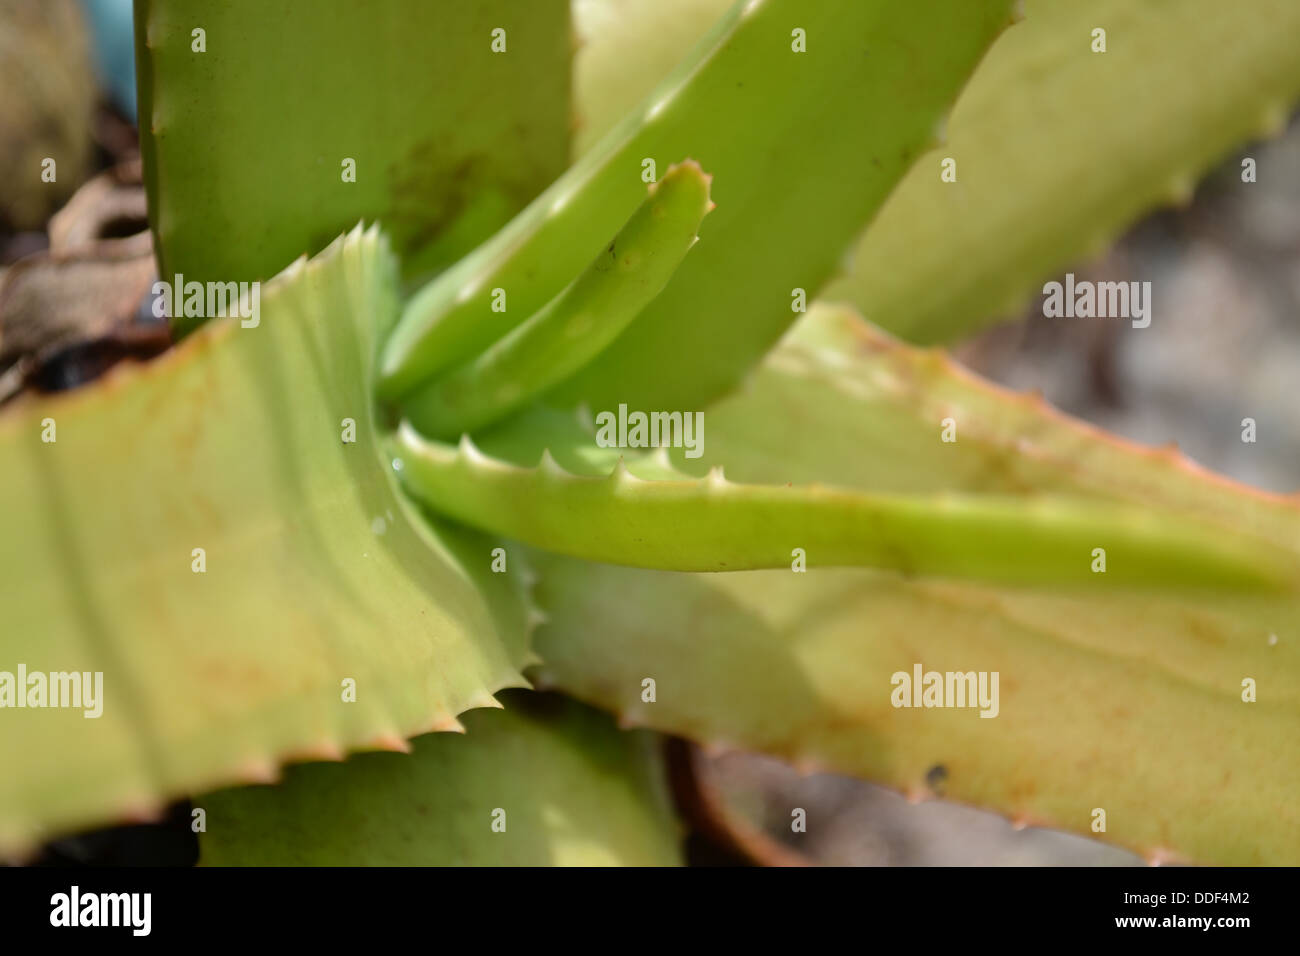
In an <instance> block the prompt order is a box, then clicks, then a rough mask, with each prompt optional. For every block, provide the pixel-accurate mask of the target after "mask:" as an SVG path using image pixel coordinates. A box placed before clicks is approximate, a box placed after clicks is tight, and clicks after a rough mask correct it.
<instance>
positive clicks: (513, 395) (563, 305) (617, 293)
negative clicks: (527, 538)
mask: <svg viewBox="0 0 1300 956" xmlns="http://www.w3.org/2000/svg"><path fill="white" fill-rule="evenodd" d="M648 192H649V195H648V196H647V197H646V200H645V202H643V203H642V204H641V205H640V206H638V207H637V211H636V212H635V213H633V214H632V218H631V219H629V220H628V221H627V223H626V224H625V225H624V226H623V228H622V229H621V230H620V231H619V233H618V235H617V236H615V237H614V239H613V240H612V241H611V242H610V243H609V246H608V247H607V248H605V249H602V250H601V252H600V255H598V256H597V257H596V259H595V261H594V262H592V264H591V265H589V266H588V267H587V269H586V271H585V272H583V274H582V275H580V276H579V277H578V278H576V279H574V280H573V282H572V283H570V284H569V285H568V286H566V287H565V289H564V290H563V291H562V292H561V293H560V294H559V295H557V296H556V297H555V298H554V299H552V300H551V301H550V302H548V303H547V304H546V305H545V307H543V308H542V309H541V310H540V311H539V312H537V313H535V314H534V315H533V316H531V317H530V318H529V319H528V320H527V321H525V322H524V323H523V324H522V325H519V326H516V327H515V328H514V330H513V331H511V332H510V333H509V334H507V335H506V336H505V337H504V338H503V339H501V340H500V341H498V342H496V343H495V344H494V345H492V346H491V347H490V348H488V349H487V350H486V351H485V352H483V354H481V355H479V356H478V358H476V359H474V360H473V361H471V362H468V363H467V364H465V365H462V366H460V367H459V368H456V369H453V370H451V371H449V372H446V373H445V374H441V375H438V374H435V373H436V372H438V371H440V369H439V367H438V365H437V364H432V365H426V366H425V368H424V371H423V375H424V376H426V380H430V379H432V381H430V384H427V385H426V386H425V387H424V388H422V389H420V390H419V391H417V392H415V393H413V394H412V396H411V397H410V398H409V399H407V400H406V401H405V402H404V403H403V412H404V414H405V415H406V416H407V417H408V418H409V419H410V420H411V421H412V422H413V423H414V424H415V425H416V427H418V428H419V429H420V431H422V432H423V433H424V434H427V435H430V436H432V437H434V438H444V439H445V438H456V437H458V436H460V435H461V434H464V433H467V432H470V431H473V430H476V429H478V428H480V427H481V426H483V425H487V424H490V423H491V422H494V421H497V420H499V419H501V418H503V417H505V416H506V415H508V414H509V413H511V412H514V411H517V410H518V409H520V408H522V407H524V406H525V405H528V404H530V403H531V402H532V401H533V400H534V399H535V398H536V396H537V394H538V393H539V392H542V391H544V390H545V389H547V388H549V387H551V386H553V385H555V384H556V383H557V382H561V381H563V380H564V379H566V378H568V377H569V376H570V375H572V374H573V373H574V372H575V371H577V370H578V369H580V368H582V367H583V366H584V365H586V364H587V363H588V362H590V361H591V359H592V358H594V357H595V356H596V355H597V354H599V352H600V351H601V350H602V349H603V348H604V347H605V346H606V345H608V344H609V343H610V342H612V341H613V340H614V339H616V338H617V337H618V335H619V333H620V332H622V331H623V329H624V328H626V327H627V325H628V323H629V322H631V321H632V320H633V319H634V318H636V314H637V313H638V312H640V311H641V309H642V308H643V307H644V306H645V304H646V303H647V302H649V301H650V300H651V299H653V298H654V297H655V296H656V295H658V294H659V292H660V291H661V290H662V289H663V287H664V285H665V283H667V282H668V280H669V278H670V277H671V276H672V274H673V272H675V271H676V269H677V267H678V266H679V265H681V262H682V258H683V257H684V256H685V255H686V252H687V250H689V249H690V248H691V247H692V246H693V245H694V244H695V243H696V241H697V240H698V236H697V235H696V230H698V229H699V228H700V221H701V220H702V219H703V218H704V217H705V216H706V215H707V214H708V212H709V209H710V208H711V207H712V203H711V202H710V200H709V177H708V176H707V175H705V173H704V172H703V170H701V169H700V167H699V164H697V163H695V162H692V161H690V160H687V161H685V162H684V163H682V164H681V165H678V166H672V167H670V168H669V169H668V171H667V172H665V173H664V176H663V178H662V179H660V180H659V181H658V182H656V183H654V184H653V185H651V186H649V187H648ZM505 303H506V300H504V299H503V308H504V307H505ZM426 341H428V340H426ZM449 354H450V353H449V352H448V350H446V349H436V350H431V353H430V355H429V359H430V360H431V362H433V363H437V362H438V360H439V359H442V360H443V361H445V360H446V357H447V356H448V355H449Z"/></svg>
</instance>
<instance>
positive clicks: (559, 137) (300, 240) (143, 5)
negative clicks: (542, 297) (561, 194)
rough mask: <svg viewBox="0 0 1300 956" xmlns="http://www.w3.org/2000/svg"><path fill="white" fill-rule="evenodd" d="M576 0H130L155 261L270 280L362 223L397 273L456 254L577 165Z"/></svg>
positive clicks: (203, 277) (422, 270)
mask: <svg viewBox="0 0 1300 956" xmlns="http://www.w3.org/2000/svg"><path fill="white" fill-rule="evenodd" d="M568 8H569V4H568V2H567V0H530V2H528V3H523V4H521V3H517V2H515V0H480V2H476V3H428V2H427V0H385V2H383V3H377V4H353V3H341V4H338V3H330V4H319V3H266V2H264V0H136V7H135V13H136V56H137V73H138V86H139V94H140V132H141V148H142V152H143V154H144V158H145V168H146V177H147V185H148V188H149V209H150V216H151V220H152V225H153V229H154V235H155V246H156V248H157V250H158V256H159V262H160V269H161V271H162V274H163V275H164V276H165V277H168V278H170V277H171V276H172V275H173V274H175V273H181V274H183V275H186V276H187V277H189V278H190V279H197V280H199V281H207V280H220V281H231V280H247V279H259V278H261V279H265V278H268V277H269V276H271V275H273V274H275V273H276V272H278V271H279V270H280V269H281V268H283V267H284V266H285V265H286V264H288V263H289V262H290V261H292V260H293V259H295V258H296V257H297V256H299V255H301V254H303V253H312V252H315V251H318V250H319V249H321V248H323V247H324V246H325V245H326V244H328V243H329V242H330V241H331V240H333V239H334V237H335V236H337V235H338V234H339V233H340V232H342V231H344V230H346V229H349V228H351V226H352V225H353V224H354V223H356V222H357V221H358V220H359V219H366V220H376V219H377V220H379V221H381V222H383V224H384V228H385V230H386V231H387V232H388V233H389V234H390V235H391V236H392V238H393V242H394V247H395V249H396V251H397V252H398V253H399V255H400V257H401V260H402V269H403V274H404V275H406V276H408V277H410V276H420V275H423V274H427V273H428V272H429V271H431V270H434V269H436V268H440V267H443V266H445V265H447V264H448V263H450V262H453V261H455V260H456V259H457V258H459V257H460V256H461V255H463V254H464V253H465V252H467V251H468V250H469V249H472V248H473V247H474V246H476V245H477V244H478V243H479V242H481V241H483V240H484V239H486V238H487V237H488V236H490V235H491V234H492V233H493V232H494V231H495V230H496V229H497V228H499V227H500V226H501V225H502V224H503V223H505V222H507V221H508V220H509V219H510V217H511V216H512V215H514V213H515V212H517V211H518V210H519V209H520V208H522V207H523V206H524V205H525V204H527V202H528V201H529V200H531V199H532V198H533V197H534V196H535V195H536V194H537V193H538V192H539V191H540V190H541V189H542V188H543V187H544V186H545V185H546V184H547V183H549V182H551V181H552V180H553V179H554V178H555V177H556V176H557V175H559V174H560V172H562V171H563V170H564V168H565V166H566V165H567V163H568V151H569V109H570V106H569V87H570V57H571V39H570V25H569V14H568ZM498 29H500V30H503V31H505V32H504V37H503V38H502V42H504V43H505V50H504V52H495V51H494V50H493V43H494V36H493V31H494V30H498ZM196 30H201V31H203V33H202V37H201V38H200V37H199V36H198V35H196V34H195V32H194V31H196ZM290 39H291V40H292V42H289V40H290ZM200 40H201V43H202V47H203V49H202V51H199V50H198V49H197V48H198V46H199V45H200ZM498 45H499V44H498ZM348 160H351V161H353V162H354V163H355V176H350V178H345V174H348V173H349V170H348V167H347V166H346V165H345V161H348ZM178 323H179V324H180V325H181V326H183V327H185V328H188V327H192V326H193V324H195V320H194V319H193V318H189V319H186V318H184V317H181V318H179V319H178Z"/></svg>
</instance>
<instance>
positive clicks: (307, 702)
mask: <svg viewBox="0 0 1300 956" xmlns="http://www.w3.org/2000/svg"><path fill="white" fill-rule="evenodd" d="M396 285H397V277H396V265H395V262H394V260H393V258H392V256H391V255H390V254H389V253H388V251H387V249H386V248H385V245H384V243H383V241H382V240H381V239H380V237H379V236H378V234H377V233H376V232H374V231H370V232H366V233H360V232H354V233H353V234H352V235H350V236H349V237H347V238H346V239H340V240H339V241H338V242H336V243H335V244H334V245H333V246H331V247H330V249H329V250H328V251H327V252H325V253H323V254H322V255H321V256H319V257H318V258H316V259H314V260H312V261H310V262H306V263H302V262H298V263H295V264H294V265H293V266H292V267H291V268H289V269H288V270H286V271H285V273H284V274H283V275H281V276H280V277H278V278H277V279H276V280H274V281H273V282H272V283H270V284H268V285H267V286H266V287H265V288H264V289H263V290H262V296H261V309H260V321H259V322H258V324H257V325H256V327H249V328H245V327H241V325H240V323H239V322H238V320H233V319H232V320H227V321H220V322H214V323H212V324H211V325H210V326H209V327H206V328H205V329H204V330H202V331H201V332H199V333H196V334H195V335H193V336H191V337H190V339H189V340H187V341H186V342H184V343H183V344H182V345H181V346H180V347H179V348H177V349H175V350H173V351H172V352H171V353H169V354H167V355H165V356H163V357H162V358H160V359H158V360H157V361H155V362H152V363H150V364H148V365H144V366H139V367H124V368H119V369H118V370H116V371H114V372H113V373H111V374H110V375H109V376H108V377H107V378H105V379H104V380H102V381H100V382H98V383H96V384H95V385H93V386H89V387H86V388H83V389H80V390H78V391H75V392H72V393H69V394H68V395H66V396H64V397H59V398H53V399H50V400H47V401H43V402H39V403H29V404H27V405H26V406H24V407H19V408H14V409H11V410H7V414H5V415H4V416H0V461H3V462H4V467H3V468H0V514H2V515H3V523H4V534H3V536H0V607H3V608H4V626H3V628H0V671H8V672H10V673H16V670H17V668H18V666H19V665H25V666H26V668H27V670H28V671H31V672H35V671H44V672H50V671H89V672H97V671H98V672H102V673H103V698H102V708H103V709H102V716H100V717H98V718H93V719H87V718H86V717H84V716H83V713H82V710H80V709H75V710H74V709H48V708H47V709H7V708H6V709H5V710H4V711H3V717H2V719H0V753H4V754H5V755H6V760H5V769H6V772H5V773H4V775H3V777H2V778H0V852H15V851H19V850H21V849H23V848H25V847H30V846H32V845H33V844H35V843H36V842H37V841H40V840H43V839H46V838H48V837H49V836H51V835H52V834H55V833H57V832H61V831H66V830H68V829H70V828H73V827H78V826H84V825H89V824H92V823H97V822H100V821H105V820H109V819H114V818H122V817H127V818H131V817H138V816H144V815H147V814H148V813H150V812H152V811H154V810H155V809H156V808H157V807H158V806H159V805H160V804H161V803H162V802H163V801H165V800H167V799H168V798H172V797H175V796H176V795H178V794H184V793H188V792H192V791H194V790H197V789H200V788H208V787H213V786H218V785H222V784H226V783H232V782H239V781H248V780H257V779H263V778H265V777H266V776H267V775H269V774H271V773H272V772H273V771H274V769H275V767H276V765H277V764H278V763H280V762H281V761H284V760H286V759H294V758H298V759H301V758H304V757H311V756H318V757H319V756H321V755H329V754H331V753H336V752H341V751H344V750H348V749H353V748H358V747H362V748H364V747H381V748H386V749H394V748H401V747H404V746H405V744H404V738H405V737H407V736H409V735H412V734H416V733H422V732H424V731H427V730H430V729H434V728H440V729H446V728H454V727H455V726H456V723H455V715H456V714H458V713H460V712H461V711H463V710H465V709H466V708H468V707H475V706H483V705H484V704H486V703H488V702H489V700H490V695H491V694H492V693H493V692H495V691H497V690H499V689H501V688H502V687H507V686H519V685H522V684H523V683H524V681H523V679H522V678H521V677H520V675H519V673H518V667H519V666H520V665H521V664H522V662H523V661H524V660H525V659H526V650H525V644H526V627H527V624H526V614H527V612H526V607H525V603H524V601H523V599H522V597H521V596H520V595H519V594H517V593H515V592H514V590H513V588H512V585H511V584H509V583H508V582H507V579H508V578H516V577H517V576H512V575H494V574H491V573H489V570H488V569H489V564H490V561H491V555H490V551H491V545H492V543H491V542H489V541H487V540H486V539H484V538H481V537H479V536H477V535H475V534H472V533H469V532H466V531H464V530H451V529H446V528H442V527H439V526H430V525H428V524H427V523H426V522H425V520H424V519H423V518H416V519H415V520H412V516H411V514H410V513H409V505H407V504H406V499H405V498H404V497H403V496H401V495H400V494H399V493H398V491H397V489H396V487H395V486H394V484H393V482H392V480H391V478H390V475H391V469H390V468H389V467H388V465H387V462H385V461H383V460H382V459H381V458H380V449H379V447H378V444H377V442H376V436H375V430H374V425H373V423H372V421H371V417H370V411H371V405H372V402H371V388H372V378H373V376H372V375H371V368H372V362H373V356H374V353H375V348H376V343H377V340H378V337H380V336H382V335H383V334H384V332H385V331H386V330H387V329H388V328H389V327H390V326H391V324H392V322H393V321H394V320H395V319H396V315H397V301H396ZM345 419H350V420H352V422H353V423H354V425H355V438H356V440H355V442H354V443H348V442H345V441H344V438H345V437H346V434H347V432H348V430H349V429H348V427H347V424H346V423H345V421H344V420H345ZM51 428H53V429H55V431H53V432H51V431H50V429H51ZM43 435H47V436H52V437H54V438H56V439H57V440H56V441H53V442H48V443H47V442H44V441H42V437H43ZM198 548H202V549H204V562H205V563H204V568H205V570H204V572H203V573H196V572H195V571H194V570H193V569H194V568H195V567H196V566H197V565H196V564H195V562H196V560H197V558H196V556H195V554H194V549H198ZM346 679H352V680H354V681H355V682H356V701H355V703H346V702H344V701H343V699H342V697H343V693H342V691H343V682H344V681H345V680H346ZM0 681H2V679H0ZM2 691H3V684H2V683H0V692H2Z"/></svg>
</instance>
